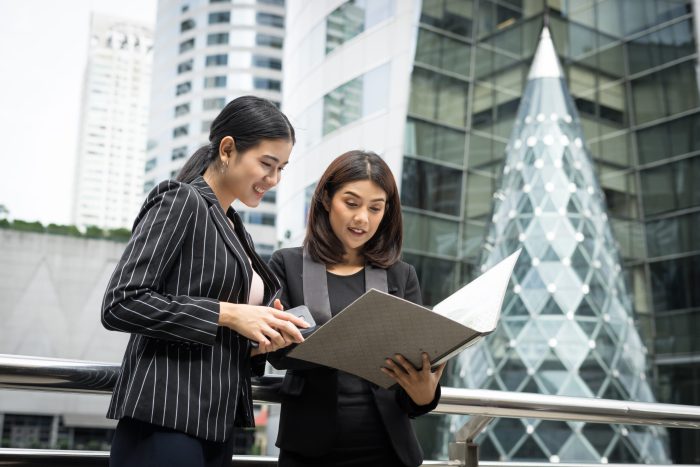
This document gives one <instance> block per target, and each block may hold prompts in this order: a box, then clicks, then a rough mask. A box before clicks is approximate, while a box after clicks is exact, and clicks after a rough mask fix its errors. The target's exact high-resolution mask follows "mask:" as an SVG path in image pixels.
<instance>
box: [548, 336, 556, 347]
mask: <svg viewBox="0 0 700 467" xmlns="http://www.w3.org/2000/svg"><path fill="white" fill-rule="evenodd" d="M547 344H548V345H549V346H550V347H556V346H557V340H556V339H555V338H553V337H552V338H551V339H549V341H547Z"/></svg>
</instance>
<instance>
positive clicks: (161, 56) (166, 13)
mask: <svg viewBox="0 0 700 467" xmlns="http://www.w3.org/2000/svg"><path fill="white" fill-rule="evenodd" d="M284 14H285V9H284V0H257V1H256V0H223V1H222V0H160V1H159V2H158V14H157V24H156V31H155V45H154V66H153V69H154V72H153V87H152V94H151V117H150V125H149V130H148V154H147V157H146V164H145V178H144V184H143V192H148V191H149V190H150V189H151V188H153V186H155V185H156V184H157V183H158V182H160V181H162V180H165V179H168V178H174V177H175V176H176V175H177V173H178V171H179V170H180V168H181V167H182V166H183V165H184V163H185V161H187V159H188V158H189V157H190V155H192V154H193V153H194V152H195V151H196V150H197V149H198V148H199V147H201V146H204V145H207V144H209V129H210V126H211V122H212V120H213V119H214V118H215V117H216V116H217V115H218V113H219V112H220V111H221V109H222V108H223V107H224V106H225V105H226V103H228V102H229V101H231V100H233V99H235V98H236V97H240V96H243V95H249V94H252V95H256V96H259V97H263V98H266V99H269V100H270V101H272V102H274V103H276V104H277V105H278V106H279V105H280V103H281V100H282V94H281V88H282V47H283V42H284ZM275 195H276V193H275V192H274V191H273V192H270V193H268V195H267V196H266V197H265V198H264V199H263V202H262V203H261V205H260V206H259V207H258V208H256V209H255V210H252V211H251V210H249V209H247V208H246V207H245V206H242V205H238V204H237V205H235V208H236V209H237V210H238V211H239V212H240V213H241V216H242V217H243V220H244V222H245V223H246V225H247V227H248V230H249V232H250V233H251V235H252V236H253V239H254V240H255V242H256V245H257V248H258V251H259V252H260V253H262V254H263V255H269V254H270V253H271V252H272V251H273V249H274V247H275V204H274V202H275Z"/></svg>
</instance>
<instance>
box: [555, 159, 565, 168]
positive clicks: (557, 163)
mask: <svg viewBox="0 0 700 467" xmlns="http://www.w3.org/2000/svg"><path fill="white" fill-rule="evenodd" d="M562 165H563V164H562V162H561V159H557V160H555V161H554V167H556V168H557V169H561V166H562Z"/></svg>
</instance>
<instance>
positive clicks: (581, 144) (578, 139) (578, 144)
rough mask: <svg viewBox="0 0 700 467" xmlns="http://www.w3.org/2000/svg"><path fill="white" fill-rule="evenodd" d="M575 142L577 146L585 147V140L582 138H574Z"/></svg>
mask: <svg viewBox="0 0 700 467" xmlns="http://www.w3.org/2000/svg"><path fill="white" fill-rule="evenodd" d="M574 144H575V145H576V147H577V148H580V147H583V141H581V138H576V139H575V140H574Z"/></svg>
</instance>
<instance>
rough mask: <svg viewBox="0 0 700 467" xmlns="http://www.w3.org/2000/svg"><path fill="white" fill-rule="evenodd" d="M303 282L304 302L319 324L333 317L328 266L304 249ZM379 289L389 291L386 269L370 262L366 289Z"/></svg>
mask: <svg viewBox="0 0 700 467" xmlns="http://www.w3.org/2000/svg"><path fill="white" fill-rule="evenodd" d="M302 282H303V287H304V303H305V304H306V306H308V307H309V310H310V311H311V315H312V316H313V317H314V320H315V321H316V323H317V324H319V325H321V324H323V323H325V322H326V321H328V320H329V319H331V316H332V314H331V302H330V299H329V298H328V279H327V277H326V266H325V265H323V264H321V263H317V262H316V261H314V260H313V259H311V256H310V255H309V254H308V252H307V251H306V250H304V257H303V265H302ZM370 289H377V290H379V291H380V292H385V293H386V292H387V291H388V289H389V286H388V279H387V272H386V269H382V268H377V267H374V266H372V265H371V264H368V265H366V266H365V291H367V290H370Z"/></svg>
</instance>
